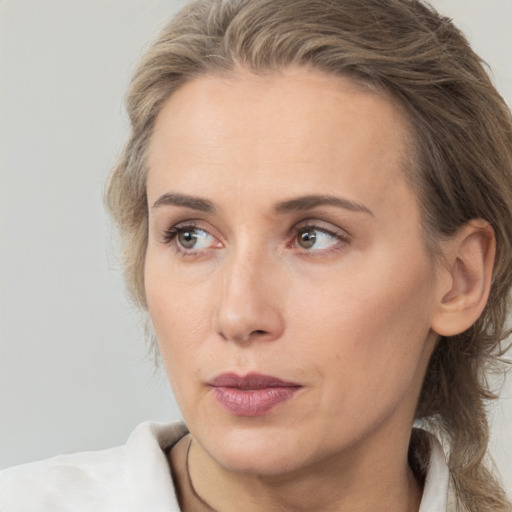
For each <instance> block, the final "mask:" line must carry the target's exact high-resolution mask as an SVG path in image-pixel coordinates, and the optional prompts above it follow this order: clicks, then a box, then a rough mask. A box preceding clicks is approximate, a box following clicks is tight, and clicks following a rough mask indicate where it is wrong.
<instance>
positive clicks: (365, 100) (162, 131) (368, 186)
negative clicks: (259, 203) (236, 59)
mask: <svg viewBox="0 0 512 512" xmlns="http://www.w3.org/2000/svg"><path fill="white" fill-rule="evenodd" d="M408 136H409V134H408V130H407V124H406V122H405V120H404V119H403V117H402V115H401V113H400V111H399V110H398V108H397V107H396V106H395V105H394V104H393V102H392V101H391V100H390V99H389V98H387V97H385V96H384V95H383V94H378V93H376V92H372V91H369V90H366V89H363V87H362V86H360V85H358V84H356V83H354V82H353V81H351V80H350V79H348V78H343V77H335V76H332V75H328V74H325V73H322V72H320V71H317V70H310V69H304V68H297V69H288V70H284V71H282V72H279V73H272V74H268V75H254V74H252V73H249V72H239V73H237V74H233V75H230V76H219V75H205V76H201V77H199V78H197V79H195V80H193V81H191V82H189V83H187V84H185V85H184V86H183V87H182V88H181V89H179V90H178V91H176V92H175V93H174V94H173V95H172V96H171V97H170V98H169V99H168V100H167V101H166V103H165V104H164V106H163V108H162V110H161V112H160V114H159V116H158V118H157V121H156V124H155V128H154V132H153V135H152V138H151V143H150V148H149V154H148V158H149V174H148V194H149V195H151V194H152V193H153V189H155V188H158V189H162V188H166V187H172V188H173V189H178V190H179V191H180V192H183V193H194V194H195V195H209V194H211V193H212V191H214V190H215V189H216V187H217V188H222V189H223V192H225V191H226V190H225V189H226V186H228V188H231V189H233V190H234V189H235V185H236V190H237V191H238V193H240V192H241V191H242V192H243V191H244V190H246V189H251V190H252V191H260V192H261V191H264V192H265V194H266V195H267V196H269V197H270V196H276V199H278V198H277V195H279V194H281V195H282V193H283V192H284V191H287V192H288V193H289V194H290V195H293V194H304V193H305V192H308V190H307V189H314V192H316V193H332V191H333V189H336V190H338V191H341V192H343V195H345V196H349V197H350V196H352V197H351V198H353V199H356V200H360V199H361V197H360V196H361V195H365V194H366V195H367V196H372V197H371V198H369V200H371V201H375V202H379V201H380V202H382V201H384V202H385V200H386V199H389V189H390V187H394V188H395V189H396V187H397V185H398V188H399V189H401V188H403V185H404V184H405V180H404V167H405V162H407V161H408V160H409V158H408V154H407V139H408ZM155 193H156V192H155ZM355 196H359V197H355Z"/></svg>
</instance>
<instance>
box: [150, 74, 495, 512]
mask: <svg viewBox="0 0 512 512" xmlns="http://www.w3.org/2000/svg"><path fill="white" fill-rule="evenodd" d="M407 136H408V130H407V125H406V123H405V122H404V120H403V119H402V117H401V115H400V113H399V112H398V110H397V109H396V108H395V106H394V105H393V104H392V102H391V101H389V100H388V99H387V98H385V97H383V96H382V95H377V94H375V93H372V92H369V91H364V90H361V89H360V88H358V87H357V86H356V85H354V84H352V83H351V82H350V81H349V80H347V79H342V78H339V77H332V76H329V75H325V74H323V73H321V72H319V71H312V70H308V69H302V68H299V69H288V70H285V71H283V72H281V73H276V74H270V75H265V76H260V77H257V76H254V75H252V74H250V73H248V72H244V71H239V72H238V73H237V74H235V75H231V76H216V75H206V76H202V77H200V78H197V79H195V80H194V81H191V82H189V83H187V84H186V85H184V86H183V87H182V88H181V89H180V90H178V91H177V92H176V93H174V94H173V95H172V96H171V97H170V98H169V99H168V100H167V102H166V104H165V105H164V107H163V109H162V111H161V112H160V114H159V117H158V119H157V122H156V126H155V130H154V133H153V135H152V139H151V144H150V148H149V153H148V156H149V172H148V179H147V193H148V208H149V240H148V247H147V254H146V263H145V276H144V277H145V289H146V297H147V303H148V309H149V313H150V315H151V318H152V321H153V324H154V328H155V331H156V335H157V339H158V343H159V348H160V352H161V355H162V358H163V361H164V363H165V366H166V370H167V373H168V376H169V379H170V382H171V385H172V387H173V390H174V393H175V396H176V399H177V401H178V404H179V406H180V409H181V411H182V413H183V416H184V419H185V421H186V423H187V425H188V427H189V429H190V432H191V436H192V438H193V444H192V449H191V452H190V474H191V479H192V482H193V485H194V486H195V488H196V490H197V492H198V494H199V495H200V496H201V497H202V498H203V499H204V500H205V501H207V502H208V503H209V504H210V505H211V506H212V507H214V508H215V509H217V510H222V511H223V512H224V511H226V512H227V511H235V510H240V508H239V507H240V503H243V504H244V510H245V511H252V510H260V511H261V510H268V511H272V510H280V511H285V510H294V511H299V510H315V511H323V510H336V511H351V512H357V511H363V510H365V511H367V510H379V511H393V512H400V511H413V510H418V506H419V501H420V498H421V489H420V487H419V485H418V484H417V482H416V481H415V479H414V478H413V477H412V475H411V471H410V469H409V467H408V464H407V448H408V443H409V436H410V430H411V426H412V420H413V415H414V409H415V406H416V403H417V400H418V395H419V391H420V388H421V383H422V379H423V377H424V374H425V370H426V367H427V364H428V360H429V358H430V355H431V353H432V350H433V348H434V346H435V343H436V341H437V339H438V334H437V333H436V332H435V331H434V329H433V325H434V323H436V322H437V323H438V324H439V325H438V327H439V326H440V328H439V329H438V331H439V330H442V322H440V320H439V308H440V304H442V303H443V297H446V296H447V295H446V294H447V292H448V291H449V290H450V289H453V280H452V279H451V278H450V275H449V274H448V273H447V272H445V271H443V270H442V269H440V267H438V266H437V265H436V264H435V263H434V262H433V260H432V258H431V257H430V256H429V254H428V252H427V251H426V249H425V243H424V237H423V234H422V231H421V224H420V214H419V207H418V202H417V198H416V195H415V193H414V192H413V191H412V190H411V188H410V187H409V186H408V184H407V183H406V180H405V178H404V167H405V165H406V162H407V161H408V159H407V154H406V141H407ZM166 194H168V195H167V196H166ZM169 194H173V195H174V196H172V197H173V198H174V199H172V200H169V199H168V198H169V197H171V196H170V195H169ZM176 194H180V195H182V196H187V197H189V196H190V197H194V198H201V199H202V200H206V201H208V202H209V203H211V206H212V207H213V209H212V211H203V210H204V208H203V209H198V206H201V207H202V206H204V204H202V203H201V204H198V203H197V201H196V203H193V202H190V201H189V202H188V204H186V205H185V204H177V203H179V201H178V202H177V201H176V200H175V199H176ZM311 195H319V196H325V195H329V196H335V197H337V198H342V199H343V200H344V201H345V204H342V205H341V206H340V205H332V204H330V205H329V204H327V205H326V204H323V205H317V206H313V207H308V208H306V209H303V210H295V209H291V208H289V209H287V210H286V209H285V210H286V211H279V212H276V205H278V204H281V203H283V202H286V201H290V200H295V199H297V198H301V197H304V196H311ZM180 197H181V196H180ZM166 198H167V199H166ZM347 202H348V203H347ZM182 203H183V202H182ZM354 205H357V206H356V207H354ZM281 209H283V208H281ZM191 222H192V224H193V227H192V228H190V227H189V228H188V230H189V232H190V230H191V229H192V230H195V231H193V232H194V234H195V235H196V236H197V240H196V242H195V243H196V245H195V247H193V248H186V247H184V246H183V244H181V245H180V240H181V241H182V240H184V239H185V238H186V237H184V236H183V235H180V236H176V235H175V236H174V237H172V233H171V234H170V235H169V236H168V237H167V240H166V232H167V231H168V230H169V229H172V228H173V227H175V226H177V225H178V226H181V227H183V226H190V223H191ZM301 228H302V231H300V229H301ZM308 229H309V231H308ZM304 230H306V231H307V233H309V234H310V235H311V234H314V235H316V237H317V238H316V241H315V242H314V243H313V245H312V246H308V245H307V244H304V243H303V242H301V238H300V236H298V235H301V234H303V233H304ZM174 234H175V233H174ZM457 244H459V245H460V240H457ZM457 244H455V245H454V244H452V245H449V244H447V250H446V255H447V258H452V259H451V261H452V263H454V262H457V261H459V260H458V259H457V256H456V254H457V247H459V245H457ZM476 245H478V243H477V244H476ZM450 251H451V252H450ZM476 252H478V251H476ZM459 266H460V265H459ZM491 266H492V265H491ZM461 274H464V272H461ZM446 302H449V301H446ZM443 307H445V306H443ZM457 328H458V326H457ZM225 372H234V373H236V374H238V375H246V374H247V373H249V372H259V373H263V374H267V375H272V376H276V377H279V378H281V379H283V380H286V381H292V382H294V383H298V384H299V385H300V386H301V388H300V390H299V391H298V392H297V393H296V394H295V395H294V396H293V398H291V399H290V400H288V401H285V402H283V403H281V404H279V405H278V406H277V407H276V408H274V409H272V410H271V411H270V412H268V413H266V414H263V415H260V416H256V417H241V416H236V415H233V414H231V413H229V412H227V411H226V410H224V409H223V408H221V407H220V406H219V405H218V403H217V402H216V401H215V400H214V398H213V396H212V389H211V387H210V386H209V385H208V382H210V381H211V379H212V378H213V377H215V376H217V375H219V374H221V373H225ZM218 489H222V490H223V491H222V492H221V493H220V492H218Z"/></svg>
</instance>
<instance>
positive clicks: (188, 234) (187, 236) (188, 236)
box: [178, 231, 197, 249]
mask: <svg viewBox="0 0 512 512" xmlns="http://www.w3.org/2000/svg"><path fill="white" fill-rule="evenodd" d="M178 238H179V242H180V244H181V245H182V246H183V247H185V249H192V247H194V245H196V240H197V235H196V234H195V233H193V232H192V231H183V232H182V233H180V234H179V236H178Z"/></svg>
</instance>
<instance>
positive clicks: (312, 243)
mask: <svg viewBox="0 0 512 512" xmlns="http://www.w3.org/2000/svg"><path fill="white" fill-rule="evenodd" d="M341 241H343V237H342V236H341V235H339V234H336V233H332V232H331V231H328V230H326V229H324V228H320V227H318V226H304V227H301V228H299V229H298V230H297V233H296V235H295V240H294V245H295V246H296V247H300V248H301V249H306V250H308V251H311V250H313V251H321V250H327V249H331V248H334V247H336V246H337V245H338V244H339V243H340V242H341Z"/></svg>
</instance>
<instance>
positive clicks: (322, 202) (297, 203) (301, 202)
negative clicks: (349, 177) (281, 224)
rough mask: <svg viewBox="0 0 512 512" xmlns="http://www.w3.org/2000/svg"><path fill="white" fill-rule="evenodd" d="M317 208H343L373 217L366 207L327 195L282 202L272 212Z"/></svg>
mask: <svg viewBox="0 0 512 512" xmlns="http://www.w3.org/2000/svg"><path fill="white" fill-rule="evenodd" d="M319 206H336V207H338V208H344V209H346V210H350V211H353V212H361V213H367V214H369V215H372V216H373V212H372V211H371V210H370V209H369V208H368V207H367V206H365V205H363V204H360V203H358V202H356V201H352V200H350V199H345V198H342V197H337V196H332V195H329V194H320V195H317V194H312V195H307V196H301V197H297V198H294V199H290V200H287V201H282V202H280V203H278V204H277V205H276V206H275V207H274V210H275V212H276V213H291V212H294V211H304V210H312V209H313V208H317V207H319Z"/></svg>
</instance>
